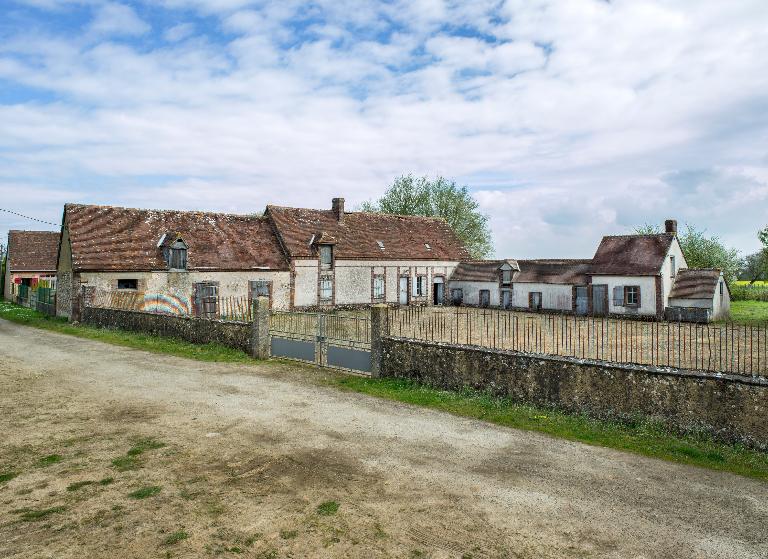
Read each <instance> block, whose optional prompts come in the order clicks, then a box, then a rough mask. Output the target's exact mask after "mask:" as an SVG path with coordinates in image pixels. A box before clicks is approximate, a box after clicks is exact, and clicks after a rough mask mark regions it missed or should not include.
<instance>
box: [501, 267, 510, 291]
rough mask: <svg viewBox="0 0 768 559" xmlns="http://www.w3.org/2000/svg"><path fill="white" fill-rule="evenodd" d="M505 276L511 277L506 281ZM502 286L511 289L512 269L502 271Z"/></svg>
mask: <svg viewBox="0 0 768 559" xmlns="http://www.w3.org/2000/svg"><path fill="white" fill-rule="evenodd" d="M505 276H509V277H508V279H505ZM501 285H502V287H509V286H510V285H512V269H509V270H502V271H501Z"/></svg>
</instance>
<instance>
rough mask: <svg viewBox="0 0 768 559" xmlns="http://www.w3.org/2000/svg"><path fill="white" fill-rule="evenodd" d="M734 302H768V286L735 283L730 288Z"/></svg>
mask: <svg viewBox="0 0 768 559" xmlns="http://www.w3.org/2000/svg"><path fill="white" fill-rule="evenodd" d="M729 287H730V290H731V299H732V300H733V301H766V302H768V285H765V284H753V285H748V284H747V285H745V284H739V283H735V282H734V283H733V284H731V285H730V286H729Z"/></svg>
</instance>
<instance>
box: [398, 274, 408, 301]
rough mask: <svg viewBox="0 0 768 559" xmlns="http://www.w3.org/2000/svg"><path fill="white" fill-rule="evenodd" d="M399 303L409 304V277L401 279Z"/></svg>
mask: <svg viewBox="0 0 768 559" xmlns="http://www.w3.org/2000/svg"><path fill="white" fill-rule="evenodd" d="M398 302H399V303H400V304H401V305H407V304H408V277H407V276H401V277H400V297H399V299H398Z"/></svg>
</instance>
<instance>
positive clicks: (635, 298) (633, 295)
mask: <svg viewBox="0 0 768 559" xmlns="http://www.w3.org/2000/svg"><path fill="white" fill-rule="evenodd" d="M624 306H625V307H639V306H640V287H639V286H637V285H628V286H626V287H625V288H624Z"/></svg>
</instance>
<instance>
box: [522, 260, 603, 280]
mask: <svg viewBox="0 0 768 559" xmlns="http://www.w3.org/2000/svg"><path fill="white" fill-rule="evenodd" d="M517 263H518V264H519V265H520V272H519V273H517V274H515V276H514V278H513V281H514V282H516V283H556V284H568V285H586V284H587V283H589V282H588V274H589V271H590V267H591V266H592V261H591V260H577V259H558V260H550V259H540V260H518V261H517Z"/></svg>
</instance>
